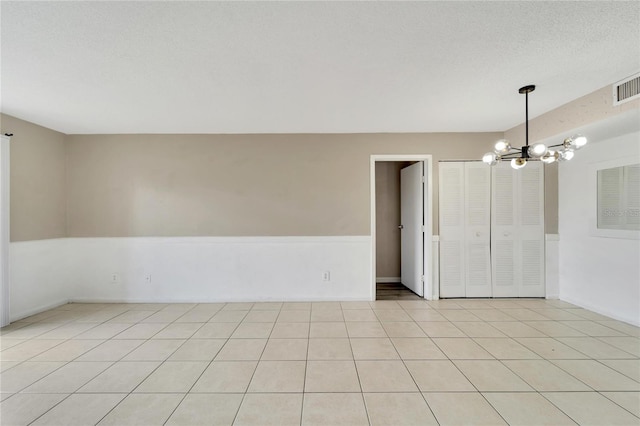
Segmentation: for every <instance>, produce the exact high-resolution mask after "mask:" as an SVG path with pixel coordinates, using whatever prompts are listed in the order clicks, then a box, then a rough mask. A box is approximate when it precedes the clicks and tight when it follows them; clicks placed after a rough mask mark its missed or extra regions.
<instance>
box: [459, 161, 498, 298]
mask: <svg viewBox="0 0 640 426" xmlns="http://www.w3.org/2000/svg"><path fill="white" fill-rule="evenodd" d="M464 172H465V176H464V179H465V191H464V193H465V194H464V201H465V203H464V213H465V214H464V222H465V223H464V225H465V226H464V234H465V244H464V247H465V256H464V257H465V271H466V279H465V284H466V286H465V287H466V288H465V293H466V296H467V297H491V295H492V292H491V252H490V241H491V168H490V167H487V165H486V164H484V163H482V162H478V161H476V162H466V163H464Z"/></svg>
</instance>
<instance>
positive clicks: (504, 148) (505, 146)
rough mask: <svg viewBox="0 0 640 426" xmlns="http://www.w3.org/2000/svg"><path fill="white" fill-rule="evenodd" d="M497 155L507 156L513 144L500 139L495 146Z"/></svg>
mask: <svg viewBox="0 0 640 426" xmlns="http://www.w3.org/2000/svg"><path fill="white" fill-rule="evenodd" d="M493 149H494V151H495V152H496V154H506V153H508V152H509V151H510V150H511V144H510V143H509V141H508V140H506V139H500V140H499V141H498V142H496V144H495V146H494V148H493Z"/></svg>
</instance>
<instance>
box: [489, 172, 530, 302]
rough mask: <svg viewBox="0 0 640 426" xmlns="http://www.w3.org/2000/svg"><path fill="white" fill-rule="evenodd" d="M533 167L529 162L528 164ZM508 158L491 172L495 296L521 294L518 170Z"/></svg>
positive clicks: (516, 295) (492, 265)
mask: <svg viewBox="0 0 640 426" xmlns="http://www.w3.org/2000/svg"><path fill="white" fill-rule="evenodd" d="M527 167H529V164H527ZM521 171H522V170H518V171H516V170H514V169H513V168H512V167H511V165H510V164H509V162H508V161H504V162H501V163H498V164H496V165H495V166H493V173H492V174H491V180H492V182H491V183H492V185H491V186H492V189H491V269H492V273H493V297H518V287H519V286H520V284H519V274H518V273H517V268H516V260H517V259H518V258H519V254H518V253H517V252H518V251H519V245H518V244H517V238H516V237H517V233H516V200H515V196H516V193H517V190H516V181H515V178H516V173H518V172H521Z"/></svg>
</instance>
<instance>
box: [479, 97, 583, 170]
mask: <svg viewBox="0 0 640 426" xmlns="http://www.w3.org/2000/svg"><path fill="white" fill-rule="evenodd" d="M534 90H536V86H535V85H533V84H531V85H529V86H524V87H521V88H520V89H519V90H518V92H519V93H521V94H524V96H525V118H526V120H525V145H524V146H523V147H520V148H515V147H512V146H511V144H510V143H509V141H508V140H506V139H501V140H499V141H498V142H496V144H495V145H494V148H493V152H487V153H486V154H484V155H483V156H482V161H483V162H484V163H486V164H488V165H490V166H493V165H496V164H498V162H500V161H502V160H511V167H513V168H514V169H521V168H523V167H524V166H526V165H527V162H528V161H542V162H543V163H545V164H551V163H554V162H556V161H569V160H571V159H572V158H573V156H574V154H575V152H576V151H577V150H579V149H580V148H582V147H583V146H585V145H586V144H587V138H586V137H584V136H582V135H574V136H572V137H570V138H567V139H565V140H564V141H563V142H562V143H560V144H557V145H549V146H548V147H547V146H546V145H545V144H543V143H536V144H533V145H531V146H529V93H531V92H533V91H534Z"/></svg>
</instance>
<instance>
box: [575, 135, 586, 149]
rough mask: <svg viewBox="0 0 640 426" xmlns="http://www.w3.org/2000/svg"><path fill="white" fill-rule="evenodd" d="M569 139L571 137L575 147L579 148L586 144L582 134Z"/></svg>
mask: <svg viewBox="0 0 640 426" xmlns="http://www.w3.org/2000/svg"><path fill="white" fill-rule="evenodd" d="M571 139H573V145H574V146H575V147H576V149H580V148H582V147H583V146H585V145H586V144H587V138H586V137H585V136H582V135H575V136H573V137H571Z"/></svg>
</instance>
